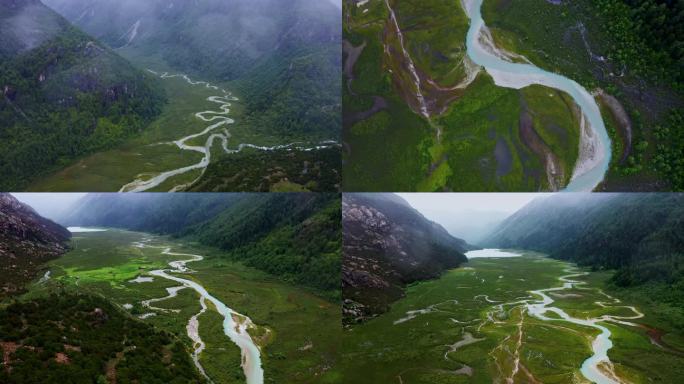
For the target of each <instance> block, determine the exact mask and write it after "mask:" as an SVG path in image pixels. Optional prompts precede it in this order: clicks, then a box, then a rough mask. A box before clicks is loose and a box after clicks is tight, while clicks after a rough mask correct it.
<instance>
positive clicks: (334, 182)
mask: <svg viewBox="0 0 684 384" xmlns="http://www.w3.org/2000/svg"><path fill="white" fill-rule="evenodd" d="M341 168H342V156H341V150H340V148H339V147H336V146H333V147H329V148H324V149H320V150H315V151H290V150H278V151H269V152H261V151H243V152H241V153H236V154H231V155H227V156H223V157H220V158H218V159H217V160H216V161H214V162H212V163H211V164H209V166H208V167H207V170H206V171H205V172H204V175H202V178H201V179H200V180H198V181H197V182H195V184H193V185H192V186H191V187H190V188H189V191H190V192H202V191H205V192H230V191H245V192H330V191H337V190H339V189H340V182H341V178H342V173H341Z"/></svg>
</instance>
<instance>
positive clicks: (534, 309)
mask: <svg viewBox="0 0 684 384" xmlns="http://www.w3.org/2000/svg"><path fill="white" fill-rule="evenodd" d="M566 271H567V272H570V270H566ZM587 274H589V273H588V272H581V273H574V274H570V275H566V276H562V277H560V278H559V280H560V281H561V282H563V285H562V286H560V287H554V288H547V289H540V290H537V291H532V294H534V295H537V296H539V297H541V301H532V302H526V303H525V307H526V309H527V312H528V313H529V314H530V315H532V316H535V317H537V318H538V319H541V320H544V321H567V322H569V323H573V324H577V325H582V326H585V327H591V328H595V329H598V330H599V331H600V332H601V333H600V334H599V335H598V336H596V338H595V339H594V340H593V342H592V344H591V347H592V350H593V352H594V354H593V355H592V356H591V357H590V358H588V359H586V360H585V361H584V362H583V363H582V367H581V369H580V371H581V372H582V375H584V377H586V378H587V379H588V380H590V381H592V382H594V383H598V384H620V383H622V381H620V379H619V378H618V377H617V376H616V375H615V372H614V371H613V367H612V363H611V361H610V358H609V357H608V350H610V349H611V348H613V342H612V341H611V340H610V336H611V332H610V330H609V329H608V328H606V327H605V326H603V325H601V324H599V323H600V322H606V321H612V322H616V323H619V324H623V325H629V326H634V327H637V326H639V325H638V324H635V323H630V322H627V321H624V320H634V319H639V318H642V317H644V314H643V313H641V312H639V311H638V310H637V309H636V308H635V307H632V306H622V307H624V308H628V309H630V310H631V311H632V312H634V316H611V315H603V316H600V317H595V318H589V319H579V318H575V317H572V316H570V315H568V314H567V313H566V312H565V311H563V310H562V309H560V308H557V307H553V306H551V304H553V302H554V300H553V299H552V298H551V297H550V296H549V295H548V294H547V293H549V292H558V291H562V290H567V289H572V288H576V287H577V286H578V285H583V284H586V283H585V282H583V281H576V280H572V278H573V277H579V276H584V275H587ZM603 295H605V296H606V297H607V298H609V299H610V300H612V301H613V304H617V303H619V302H620V301H619V300H618V299H615V298H613V297H611V296H609V295H607V294H605V293H603ZM596 304H598V305H600V306H601V307H608V305H606V304H604V303H602V302H597V303H596ZM547 312H552V313H555V314H556V315H558V316H560V319H558V318H552V317H548V316H546V313H547Z"/></svg>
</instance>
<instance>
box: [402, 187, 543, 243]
mask: <svg viewBox="0 0 684 384" xmlns="http://www.w3.org/2000/svg"><path fill="white" fill-rule="evenodd" d="M398 195H399V196H401V197H402V198H404V199H405V200H406V201H408V202H409V204H411V206H412V207H413V208H415V209H416V210H418V211H419V212H420V213H422V214H423V215H424V216H425V217H427V218H428V219H430V220H432V221H434V222H437V223H439V224H441V225H442V226H443V227H444V228H445V229H446V230H447V231H449V233H450V234H451V235H453V236H455V237H458V238H461V239H463V240H466V241H467V242H469V243H471V244H477V243H478V241H480V240H481V239H483V237H484V236H486V235H487V234H488V233H489V232H490V231H492V230H493V229H494V228H495V227H496V226H497V225H498V224H499V223H501V222H502V221H503V220H504V219H506V218H507V217H508V216H510V215H512V214H513V213H515V212H516V211H518V210H519V209H520V208H522V207H524V206H525V205H526V204H528V203H529V202H531V201H532V200H534V199H536V198H541V197H546V196H550V195H551V194H545V193H399V194H398Z"/></svg>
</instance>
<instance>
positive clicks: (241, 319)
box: [133, 240, 264, 384]
mask: <svg viewBox="0 0 684 384" xmlns="http://www.w3.org/2000/svg"><path fill="white" fill-rule="evenodd" d="M148 242H149V240H147V241H145V240H143V241H139V242H136V243H134V244H133V245H134V246H135V247H138V248H160V249H163V251H162V253H163V254H165V255H171V256H179V257H183V259H180V260H176V261H172V262H170V263H169V266H170V267H171V268H170V269H158V270H154V271H151V272H149V274H150V275H152V276H157V277H161V278H164V279H167V280H171V281H174V282H177V283H179V284H181V286H180V287H175V288H170V290H171V289H173V290H174V291H173V292H172V291H170V290H169V295H170V296H171V295H175V294H177V292H178V290H180V289H182V288H190V289H192V290H194V291H195V292H197V293H198V294H199V295H200V298H199V302H200V305H201V307H202V310H201V311H200V313H198V314H197V315H195V316H193V317H192V318H191V319H190V321H189V322H188V326H187V331H188V336H189V337H190V339H191V340H193V342H194V344H195V352H194V353H193V360H194V362H195V365H196V366H197V368H198V369H199V371H200V372H201V373H202V374H204V375H205V377H207V376H206V373H205V371H204V368H203V367H202V365H201V364H200V362H199V355H200V353H201V352H202V350H203V349H204V348H205V344H204V342H202V339H201V338H200V337H199V332H198V327H199V320H198V317H199V316H200V315H201V314H202V313H204V312H205V311H206V309H207V305H206V303H207V302H210V303H212V304H213V305H214V307H216V310H217V311H218V313H219V314H221V315H222V316H223V332H224V333H225V334H226V336H228V338H230V340H231V341H232V342H233V343H234V344H236V345H237V346H238V347H240V350H241V351H242V369H243V371H244V373H245V377H246V378H247V384H263V382H264V370H263V368H262V366H261V352H260V350H259V347H258V346H257V345H256V343H255V342H254V340H253V339H252V337H251V336H250V334H249V332H248V329H249V328H252V327H254V323H252V320H251V319H250V318H249V317H247V316H245V315H242V314H240V313H238V312H236V311H234V310H232V309H231V308H229V307H228V306H227V305H226V304H224V303H223V302H221V301H220V300H218V299H217V298H216V297H214V296H212V295H211V294H210V293H209V292H207V290H206V289H205V288H204V287H203V286H202V285H200V284H199V283H198V282H196V281H192V280H188V279H183V278H180V277H177V276H175V275H172V274H171V273H185V274H187V273H191V272H192V270H191V269H189V268H188V267H187V264H188V263H191V262H195V261H200V260H203V259H204V257H203V256H201V255H194V254H189V253H175V252H171V248H170V247H165V246H153V245H149V244H148ZM167 298H168V296H167V297H165V298H163V299H167ZM152 301H159V300H154V299H153V300H152ZM149 302H151V301H149V300H148V304H149ZM148 307H149V306H148ZM207 379H208V380H209V381H211V379H210V378H209V377H207Z"/></svg>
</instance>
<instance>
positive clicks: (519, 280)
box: [338, 253, 684, 383]
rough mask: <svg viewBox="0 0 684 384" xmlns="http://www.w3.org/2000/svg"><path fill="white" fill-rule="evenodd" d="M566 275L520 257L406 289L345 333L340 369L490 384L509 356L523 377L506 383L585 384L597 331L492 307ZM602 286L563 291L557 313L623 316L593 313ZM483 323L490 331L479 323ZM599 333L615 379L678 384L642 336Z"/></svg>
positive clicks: (359, 378) (676, 361)
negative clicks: (607, 342) (607, 337)
mask: <svg viewBox="0 0 684 384" xmlns="http://www.w3.org/2000/svg"><path fill="white" fill-rule="evenodd" d="M568 267H569V264H567V263H564V262H560V261H555V260H551V259H547V258H545V257H543V255H539V254H533V253H527V254H526V255H525V256H524V257H520V258H508V259H475V260H472V261H470V262H469V263H468V264H466V266H465V267H464V268H460V269H456V270H452V271H450V272H448V273H446V274H445V275H444V276H443V277H441V278H440V279H438V280H432V281H427V282H421V283H417V284H414V285H412V286H410V287H409V288H408V290H407V294H406V297H405V298H404V299H402V300H400V301H398V302H396V303H395V304H394V305H393V307H392V308H391V310H390V311H389V312H388V313H386V314H383V315H381V316H380V317H377V318H375V319H373V320H370V321H368V322H366V323H363V324H360V325H356V326H353V327H352V328H350V329H349V330H348V331H347V332H346V334H345V337H344V353H343V359H342V363H341V364H340V365H339V368H338V369H339V371H340V373H341V374H342V375H343V377H344V379H345V380H346V381H348V382H354V383H377V382H383V383H401V382H403V383H491V382H492V381H493V380H503V379H504V378H506V377H509V376H510V374H511V373H512V371H513V362H514V356H517V357H519V358H520V363H521V367H523V368H524V369H520V370H519V371H518V373H516V375H515V376H514V382H528V381H526V380H529V377H528V376H527V375H526V372H529V373H530V374H531V375H533V376H534V377H535V378H536V379H537V380H539V381H540V382H544V383H569V382H583V376H582V375H581V373H580V371H579V367H580V366H581V364H582V362H583V361H584V360H585V359H586V358H588V357H589V356H590V355H591V338H592V337H594V336H596V334H597V331H596V330H595V329H592V328H586V327H581V326H577V325H574V324H571V323H568V322H561V321H559V322H550V321H542V320H540V319H537V318H535V317H532V316H530V315H529V314H528V313H527V312H525V311H522V307H520V306H510V307H506V310H505V311H501V310H499V309H498V307H497V306H498V305H499V304H500V303H503V302H513V301H518V300H521V299H522V300H524V299H529V298H531V294H530V291H532V290H537V289H543V288H550V287H556V286H559V285H560V282H559V281H558V280H557V279H558V278H559V277H560V276H562V275H566V274H567V272H564V271H565V270H566V269H567V268H568ZM608 277H609V274H608V273H591V274H589V275H587V276H585V277H583V278H578V279H583V280H585V281H587V283H588V284H587V285H585V286H584V287H586V288H590V289H588V290H585V289H582V290H577V291H574V292H572V291H567V292H566V291H563V292H561V294H560V295H555V296H553V298H554V300H556V302H555V305H556V306H557V307H559V308H563V309H564V310H566V311H567V312H568V313H569V314H571V315H575V316H578V317H581V318H584V317H589V316H597V315H604V314H612V315H616V314H617V315H620V314H627V315H629V314H631V313H626V312H625V311H626V310H625V309H624V308H622V309H618V308H602V307H600V306H599V305H597V304H596V303H595V302H596V301H598V300H603V301H605V300H606V298H605V296H603V295H602V294H600V293H599V291H598V289H603V288H605V282H606V280H607V279H608ZM611 293H614V292H611ZM618 293H619V292H618ZM623 304H624V305H636V306H637V308H638V309H639V310H641V311H643V312H644V313H645V314H646V316H645V317H644V318H642V319H639V320H637V322H638V323H642V324H646V325H648V326H650V327H654V328H657V327H662V328H661V330H662V331H663V332H664V333H665V334H666V335H670V336H668V338H667V340H673V339H677V338H678V339H679V340H681V331H678V330H675V329H672V328H669V329H668V328H666V327H667V326H668V325H667V323H666V322H663V321H662V320H659V319H658V318H657V317H653V316H652V313H653V307H652V306H650V304H649V303H648V302H627V301H625V300H623ZM411 311H419V312H411ZM488 318H489V319H491V320H493V321H484V320H485V319H488ZM602 324H604V325H606V326H607V327H609V328H610V330H611V331H612V332H613V337H612V340H613V343H614V347H613V349H611V350H610V351H609V357H610V358H611V360H612V361H613V364H614V366H615V370H616V372H617V373H618V374H619V375H620V376H621V377H623V378H627V379H629V380H630V382H633V383H646V382H676V381H677V377H680V375H681V374H682V372H683V371H684V357H683V356H681V355H678V354H677V353H674V352H668V351H665V350H663V349H660V348H658V347H657V346H655V345H653V344H652V343H651V342H650V341H649V336H648V335H647V331H646V330H645V329H642V328H637V327H630V326H625V325H619V324H616V323H602ZM675 335H679V336H675ZM518 343H520V344H519V345H518ZM673 346H676V344H674V345H673Z"/></svg>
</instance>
